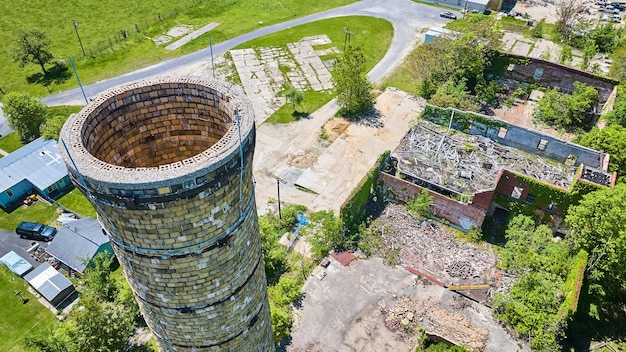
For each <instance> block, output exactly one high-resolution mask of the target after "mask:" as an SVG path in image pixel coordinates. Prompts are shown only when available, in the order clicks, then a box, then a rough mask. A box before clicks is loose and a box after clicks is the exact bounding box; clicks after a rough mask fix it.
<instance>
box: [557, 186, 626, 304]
mask: <svg viewBox="0 0 626 352" xmlns="http://www.w3.org/2000/svg"><path fill="white" fill-rule="evenodd" d="M565 221H566V222H567V224H568V225H569V227H570V229H571V232H572V238H573V241H574V243H575V245H576V247H577V248H580V249H584V250H586V251H587V252H588V253H589V260H588V264H587V273H588V274H589V279H590V280H591V284H590V289H591V290H593V291H595V293H599V294H606V293H614V294H615V293H619V292H620V291H621V290H623V289H624V288H625V287H626V286H625V284H624V280H625V279H626V185H625V184H618V185H616V186H615V187H614V188H612V189H611V188H606V189H601V190H598V191H595V192H591V193H588V194H586V195H585V196H583V198H582V200H581V201H580V203H579V204H578V205H575V206H573V207H570V209H569V211H568V212H567V216H566V218H565ZM607 289H608V290H609V292H607V291H606V290H607Z"/></svg>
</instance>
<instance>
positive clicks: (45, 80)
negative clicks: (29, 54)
mask: <svg viewBox="0 0 626 352" xmlns="http://www.w3.org/2000/svg"><path fill="white" fill-rule="evenodd" d="M71 77H72V73H71V72H70V70H69V68H68V67H67V64H65V62H63V61H57V62H55V63H54V66H52V68H51V69H49V70H48V73H46V74H43V73H41V72H37V73H33V74H32V75H30V76H28V77H26V81H27V82H28V83H31V84H41V85H43V86H44V87H46V88H47V89H48V92H50V86H52V85H59V84H62V83H64V82H65V81H67V80H68V79H70V78H71Z"/></svg>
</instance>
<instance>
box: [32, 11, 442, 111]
mask: <svg viewBox="0 0 626 352" xmlns="http://www.w3.org/2000/svg"><path fill="white" fill-rule="evenodd" d="M354 15H362V16H372V17H379V18H384V19H386V20H388V21H390V22H391V23H392V24H393V27H394V37H393V41H392V43H391V46H390V48H389V50H388V51H387V54H386V55H385V56H384V57H383V59H382V60H381V61H380V62H379V63H378V64H377V65H376V66H375V67H374V68H373V69H372V70H371V71H370V72H369V78H370V79H371V80H372V81H373V82H377V81H379V80H381V79H382V78H383V77H384V75H385V74H387V73H388V72H390V71H391V70H392V69H393V68H394V67H395V66H396V65H398V64H399V63H401V62H402V60H403V59H404V57H406V55H408V54H409V53H410V52H411V49H412V47H413V45H414V43H415V42H416V40H417V36H418V35H421V34H418V33H417V30H418V29H420V28H424V27H429V26H432V25H435V24H438V23H441V22H442V19H441V18H440V17H439V9H437V8H435V7H431V6H428V5H424V4H419V3H416V2H413V1H411V0H385V1H380V0H363V1H359V2H356V3H353V4H350V5H347V6H343V7H340V8H336V9H333V10H328V11H325V12H320V13H317V14H313V15H310V16H306V17H302V18H298V19H294V20H291V21H287V22H283V23H279V24H275V25H272V26H267V27H263V28H260V29H258V30H255V31H252V32H250V33H246V34H243V35H241V36H239V37H236V38H233V39H229V40H226V41H224V42H221V43H217V44H215V45H213V54H214V55H218V54H220V53H222V52H224V51H227V50H229V49H232V48H234V47H235V46H237V45H240V44H243V43H245V42H248V41H250V40H252V39H256V38H259V37H262V36H265V35H267V34H270V33H274V32H277V31H280V30H283V29H286V28H290V27H294V26H297V25H300V24H305V23H309V22H314V21H319V20H322V19H327V18H334V17H343V16H354ZM209 57H210V50H209V48H206V49H202V50H199V51H196V52H194V53H191V54H188V55H184V56H181V57H178V58H175V59H171V60H168V61H164V62H161V63H159V64H156V65H153V66H149V67H146V68H143V69H140V70H137V71H133V72H130V73H127V74H124V75H121V76H117V77H114V78H110V79H107V80H104V81H100V82H96V83H94V84H90V85H86V86H84V88H85V93H86V95H87V97H93V96H95V95H97V94H98V93H100V92H102V91H104V90H106V89H108V88H111V87H114V86H117V85H120V84H124V83H128V82H132V81H136V80H142V79H147V78H152V77H156V76H166V75H168V73H169V72H171V71H174V70H179V69H180V68H181V67H184V66H188V65H194V64H197V63H198V62H200V61H205V60H209ZM42 102H43V103H45V104H47V105H51V106H52V105H84V103H85V101H84V99H83V98H82V95H81V93H80V90H79V89H78V88H76V89H72V90H69V91H65V92H62V93H58V94H54V95H50V96H47V97H44V98H43V99H42Z"/></svg>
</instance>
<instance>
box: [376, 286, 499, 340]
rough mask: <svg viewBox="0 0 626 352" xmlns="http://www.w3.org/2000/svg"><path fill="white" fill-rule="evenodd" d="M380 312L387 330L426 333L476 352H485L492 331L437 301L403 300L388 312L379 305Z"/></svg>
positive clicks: (405, 298) (403, 297) (387, 309)
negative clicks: (421, 331)
mask: <svg viewBox="0 0 626 352" xmlns="http://www.w3.org/2000/svg"><path fill="white" fill-rule="evenodd" d="M378 309H379V312H380V313H381V315H382V316H383V318H384V323H385V326H387V328H389V329H390V330H392V331H404V332H406V333H408V332H410V331H412V332H417V331H419V330H420V329H423V330H424V332H426V333H427V334H429V335H436V336H439V337H445V339H446V340H448V341H449V342H451V343H453V344H455V345H462V346H465V347H466V348H469V349H471V350H473V351H482V350H484V348H485V346H486V344H487V340H488V338H489V331H488V330H487V329H485V328H482V327H480V326H477V325H475V324H473V323H472V322H470V321H469V320H468V319H467V318H466V317H465V316H464V315H462V314H460V313H456V312H450V311H448V310H446V309H444V308H443V307H442V306H441V305H440V304H439V302H438V301H435V300H432V299H430V298H429V299H427V300H424V301H422V302H417V301H415V300H413V299H411V298H409V297H406V296H401V297H397V298H396V300H395V305H394V306H393V307H390V308H388V307H387V305H386V304H385V303H384V302H381V303H379V306H378Z"/></svg>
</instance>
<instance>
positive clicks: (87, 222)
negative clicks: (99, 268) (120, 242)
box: [46, 217, 113, 274]
mask: <svg viewBox="0 0 626 352" xmlns="http://www.w3.org/2000/svg"><path fill="white" fill-rule="evenodd" d="M105 250H106V251H109V253H111V254H113V248H112V247H111V243H110V242H109V237H108V236H107V235H106V234H105V233H104V232H103V231H102V228H101V227H100V223H99V222H98V221H97V220H95V219H93V218H90V217H85V218H82V219H79V220H76V221H72V222H69V223H66V224H63V226H62V227H61V229H60V230H59V232H57V234H56V236H55V237H54V239H53V240H52V241H51V242H50V245H48V248H47V249H46V252H48V253H49V254H50V255H52V256H53V257H54V258H55V259H56V260H58V261H59V262H61V263H62V265H65V266H67V267H68V268H70V269H72V270H74V271H77V272H79V273H81V274H82V273H83V272H84V271H85V268H86V267H87V265H89V263H90V261H91V259H93V257H95V256H96V254H98V253H100V252H103V251H105Z"/></svg>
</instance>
